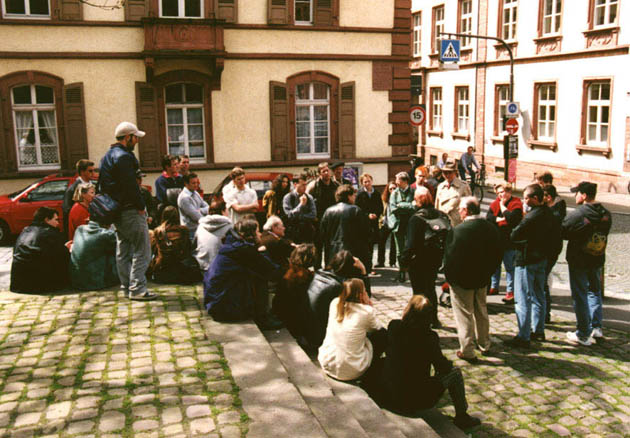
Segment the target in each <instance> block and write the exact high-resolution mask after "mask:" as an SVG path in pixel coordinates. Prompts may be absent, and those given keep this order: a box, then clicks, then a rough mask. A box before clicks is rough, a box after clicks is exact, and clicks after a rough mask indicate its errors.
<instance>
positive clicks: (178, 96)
mask: <svg viewBox="0 0 630 438" xmlns="http://www.w3.org/2000/svg"><path fill="white" fill-rule="evenodd" d="M164 91H165V103H166V130H167V147H168V153H169V154H171V155H184V154H185V155H188V156H189V157H190V161H191V162H195V161H197V162H205V150H206V147H205V144H206V142H205V133H204V113H203V112H204V108H203V106H204V102H203V87H202V86H201V85H197V84H174V85H169V86H167V87H166V88H165V90H164Z"/></svg>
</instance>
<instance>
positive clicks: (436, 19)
mask: <svg viewBox="0 0 630 438" xmlns="http://www.w3.org/2000/svg"><path fill="white" fill-rule="evenodd" d="M442 32H444V6H439V7H437V8H434V9H433V36H434V38H435V39H434V40H433V44H434V46H433V51H434V52H439V50H440V40H442V35H440V33H442Z"/></svg>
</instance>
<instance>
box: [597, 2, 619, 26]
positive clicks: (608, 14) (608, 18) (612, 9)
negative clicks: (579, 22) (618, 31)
mask: <svg viewBox="0 0 630 438" xmlns="http://www.w3.org/2000/svg"><path fill="white" fill-rule="evenodd" d="M618 5H619V1H618V0H595V4H594V14H593V15H594V17H595V20H594V23H593V25H594V27H595V28H597V27H604V26H610V25H612V24H615V23H616V21H617V8H618Z"/></svg>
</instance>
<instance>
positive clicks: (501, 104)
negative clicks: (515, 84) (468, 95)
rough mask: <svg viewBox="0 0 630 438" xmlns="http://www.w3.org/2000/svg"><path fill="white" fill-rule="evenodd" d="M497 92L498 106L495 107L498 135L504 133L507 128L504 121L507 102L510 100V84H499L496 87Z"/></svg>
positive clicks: (496, 131)
mask: <svg viewBox="0 0 630 438" xmlns="http://www.w3.org/2000/svg"><path fill="white" fill-rule="evenodd" d="M495 93H496V98H495V99H496V100H495V102H496V107H495V117H496V119H495V121H494V123H495V125H494V126H495V130H494V131H495V133H496V134H497V135H499V134H504V133H505V129H504V126H503V121H504V120H505V116H506V114H507V104H508V103H509V102H510V86H509V85H497V86H496V88H495Z"/></svg>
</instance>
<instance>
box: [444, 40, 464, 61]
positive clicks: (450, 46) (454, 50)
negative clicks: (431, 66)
mask: <svg viewBox="0 0 630 438" xmlns="http://www.w3.org/2000/svg"><path fill="white" fill-rule="evenodd" d="M459 53H460V52H459V40H441V43H440V62H459Z"/></svg>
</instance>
